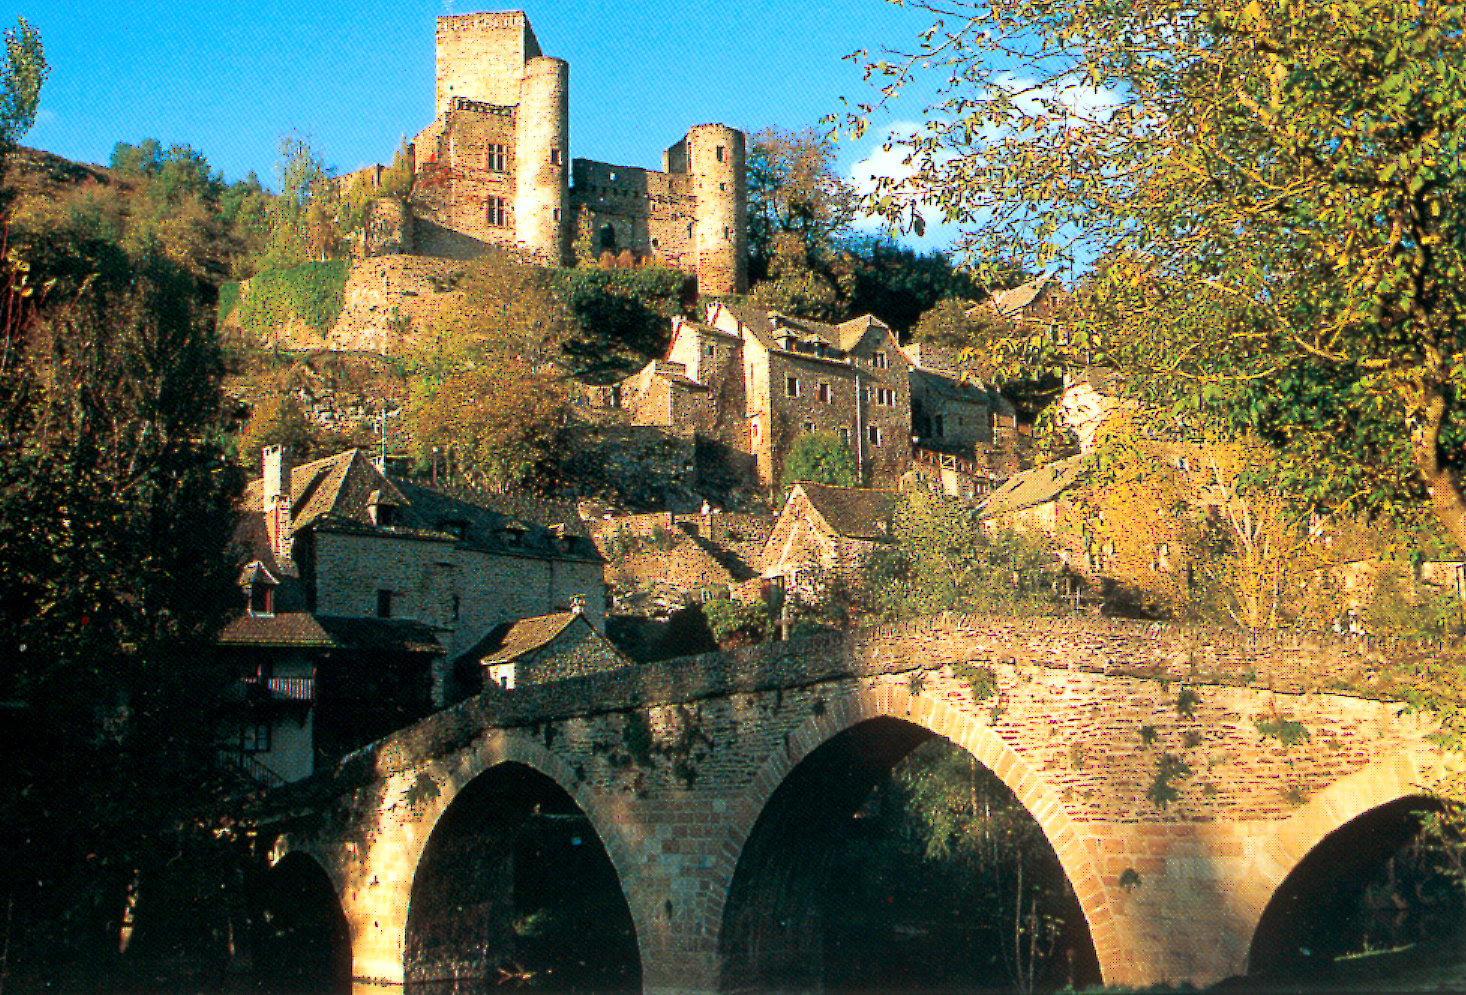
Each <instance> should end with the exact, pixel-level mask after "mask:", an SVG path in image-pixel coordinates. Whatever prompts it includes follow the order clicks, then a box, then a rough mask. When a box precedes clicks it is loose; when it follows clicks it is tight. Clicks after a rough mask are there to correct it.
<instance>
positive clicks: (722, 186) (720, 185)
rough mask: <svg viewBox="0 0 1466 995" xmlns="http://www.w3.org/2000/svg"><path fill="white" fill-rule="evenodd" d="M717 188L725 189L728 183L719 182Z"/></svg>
mask: <svg viewBox="0 0 1466 995" xmlns="http://www.w3.org/2000/svg"><path fill="white" fill-rule="evenodd" d="M718 189H719V190H727V189H728V184H726V183H719V184H718Z"/></svg>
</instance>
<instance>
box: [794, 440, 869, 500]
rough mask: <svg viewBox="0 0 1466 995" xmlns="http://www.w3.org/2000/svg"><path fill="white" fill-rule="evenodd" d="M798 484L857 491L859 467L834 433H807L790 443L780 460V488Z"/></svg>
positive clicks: (848, 449) (847, 447)
mask: <svg viewBox="0 0 1466 995" xmlns="http://www.w3.org/2000/svg"><path fill="white" fill-rule="evenodd" d="M799 481H809V482H811V483H816V484H830V485H831V486H833V487H859V486H860V467H859V466H857V465H856V463H855V456H854V455H853V454H852V453H851V452H850V447H849V446H847V445H845V443H843V442H841V441H840V437H839V436H838V435H836V434H835V433H834V432H807V433H805V434H804V435H801V436H800V437H799V438H797V439H795V440H794V444H793V445H791V446H790V447H789V452H788V453H787V454H786V455H785V457H784V486H786V487H788V486H791V485H793V484H795V483H797V482H799Z"/></svg>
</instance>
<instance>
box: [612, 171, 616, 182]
mask: <svg viewBox="0 0 1466 995" xmlns="http://www.w3.org/2000/svg"><path fill="white" fill-rule="evenodd" d="M611 182H612V183H615V182H616V174H615V173H612V174H611Z"/></svg>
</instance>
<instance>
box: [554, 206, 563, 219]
mask: <svg viewBox="0 0 1466 995" xmlns="http://www.w3.org/2000/svg"><path fill="white" fill-rule="evenodd" d="M553 216H554V218H555V220H556V221H559V220H560V218H561V213H560V209H559V208H558V207H557V208H555V211H554V215H553Z"/></svg>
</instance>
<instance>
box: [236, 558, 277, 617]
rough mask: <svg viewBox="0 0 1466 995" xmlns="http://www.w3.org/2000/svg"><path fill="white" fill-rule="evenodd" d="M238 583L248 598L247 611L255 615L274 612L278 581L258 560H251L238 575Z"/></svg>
mask: <svg viewBox="0 0 1466 995" xmlns="http://www.w3.org/2000/svg"><path fill="white" fill-rule="evenodd" d="M239 584H240V586H241V587H243V588H244V589H245V592H246V593H247V595H248V598H249V613H250V614H251V615H254V616H256V617H261V616H263V617H269V616H272V615H274V614H275V588H276V587H278V586H279V584H280V582H279V581H277V580H276V579H275V578H274V577H273V576H271V575H270V571H268V570H266V569H265V565H264V564H263V563H261V562H260V561H259V560H255V561H253V562H251V563H250V564H249V565H248V566H246V567H245V568H244V570H243V571H242V572H241V573H240V575H239Z"/></svg>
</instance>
